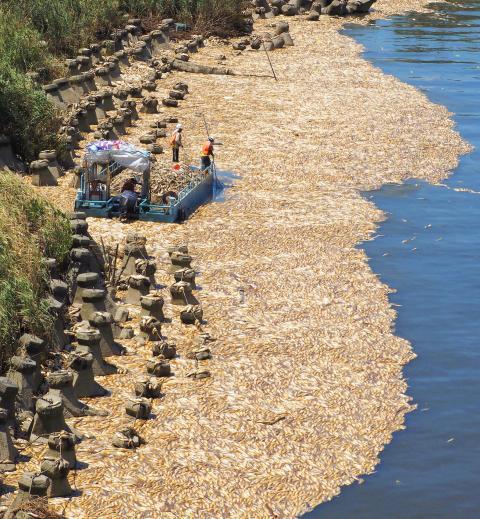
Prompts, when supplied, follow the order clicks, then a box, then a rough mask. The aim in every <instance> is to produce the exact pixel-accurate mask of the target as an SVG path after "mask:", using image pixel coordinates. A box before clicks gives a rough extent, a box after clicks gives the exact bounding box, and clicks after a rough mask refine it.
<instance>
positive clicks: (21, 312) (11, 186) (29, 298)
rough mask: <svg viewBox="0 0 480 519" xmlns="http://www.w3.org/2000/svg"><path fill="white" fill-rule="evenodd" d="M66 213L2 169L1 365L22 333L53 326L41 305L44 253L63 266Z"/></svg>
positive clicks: (67, 241) (67, 233) (66, 247)
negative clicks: (55, 207)
mask: <svg viewBox="0 0 480 519" xmlns="http://www.w3.org/2000/svg"><path fill="white" fill-rule="evenodd" d="M70 245H71V233H70V227H69V222H68V220H67V218H66V217H65V215H63V214H62V213H61V212H60V211H58V210H57V209H54V208H53V207H52V206H51V205H50V204H49V203H48V202H46V201H45V200H44V199H43V198H41V197H40V196H38V195H36V194H35V193H34V192H33V190H32V189H31V188H30V187H29V186H27V185H26V184H25V183H24V182H23V181H22V180H21V179H19V178H18V177H17V176H15V175H13V174H11V173H8V172H4V171H0V363H1V364H2V366H3V365H4V364H5V361H6V359H8V358H9V357H10V356H11V355H12V354H13V352H14V351H15V348H16V340H17V339H18V337H19V335H20V334H21V333H22V332H23V331H31V332H33V333H36V334H39V335H43V336H48V332H49V328H50V326H51V324H52V321H51V316H50V315H49V314H48V312H47V309H46V305H45V304H44V303H42V299H43V297H44V293H45V287H46V284H47V282H48V273H47V270H46V269H45V266H44V261H43V259H44V258H45V257H51V258H55V259H56V260H57V261H58V262H59V264H62V263H63V261H64V260H65V258H66V255H67V254H68V252H69V250H70Z"/></svg>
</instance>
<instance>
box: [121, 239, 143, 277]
mask: <svg viewBox="0 0 480 519" xmlns="http://www.w3.org/2000/svg"><path fill="white" fill-rule="evenodd" d="M137 259H141V260H145V259H148V255H147V251H146V249H145V245H142V244H137V243H127V244H126V246H125V252H124V256H123V261H122V270H123V274H124V275H125V276H128V275H132V274H136V273H137V269H136V268H135V261H136V260H137Z"/></svg>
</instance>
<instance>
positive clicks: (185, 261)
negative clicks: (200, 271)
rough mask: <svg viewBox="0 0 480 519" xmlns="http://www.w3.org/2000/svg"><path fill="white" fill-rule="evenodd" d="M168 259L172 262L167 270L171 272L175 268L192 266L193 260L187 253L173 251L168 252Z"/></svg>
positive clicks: (174, 270)
mask: <svg viewBox="0 0 480 519" xmlns="http://www.w3.org/2000/svg"><path fill="white" fill-rule="evenodd" d="M170 261H171V262H172V264H171V266H170V269H169V271H170V273H172V274H173V273H174V272H176V271H177V270H180V269H183V268H189V269H190V268H192V266H191V263H192V261H193V258H192V256H190V255H189V254H184V253H183V252H177V251H174V252H172V253H171V254H170Z"/></svg>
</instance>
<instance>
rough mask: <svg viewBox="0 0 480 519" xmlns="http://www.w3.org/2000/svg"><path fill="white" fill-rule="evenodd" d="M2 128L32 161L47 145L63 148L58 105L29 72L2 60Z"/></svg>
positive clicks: (0, 121) (15, 146)
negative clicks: (33, 79) (27, 73)
mask: <svg viewBox="0 0 480 519" xmlns="http://www.w3.org/2000/svg"><path fill="white" fill-rule="evenodd" d="M0 113H1V114H2V119H1V120H0V132H2V133H7V134H8V135H10V136H11V138H12V142H13V145H14V148H15V151H16V152H17V153H18V154H20V155H21V156H22V157H24V158H25V159H26V160H28V161H31V160H34V159H36V158H37V156H38V152H39V151H41V150H44V149H59V148H60V142H59V141H58V138H57V135H56V132H57V130H58V128H59V126H60V120H59V118H58V117H57V114H56V112H55V108H54V106H53V105H52V103H50V102H49V101H48V99H47V97H46V96H45V94H44V92H43V91H42V90H41V89H40V88H39V87H38V86H36V85H35V84H34V83H33V82H32V81H31V80H30V79H29V78H28V77H27V76H25V75H24V74H22V73H20V72H17V71H16V70H15V69H13V68H11V67H10V66H9V65H8V64H6V63H5V62H3V61H0Z"/></svg>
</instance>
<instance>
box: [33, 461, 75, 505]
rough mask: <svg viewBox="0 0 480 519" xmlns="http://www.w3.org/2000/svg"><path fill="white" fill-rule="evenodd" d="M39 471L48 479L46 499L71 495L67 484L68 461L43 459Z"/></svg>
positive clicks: (70, 489)
mask: <svg viewBox="0 0 480 519" xmlns="http://www.w3.org/2000/svg"><path fill="white" fill-rule="evenodd" d="M40 470H41V471H42V473H43V474H45V475H46V476H47V477H48V478H49V479H50V486H49V487H48V490H47V496H48V497H66V496H70V495H72V487H71V486H70V483H69V482H68V473H69V472H70V463H68V461H66V460H64V459H61V458H57V459H49V458H45V459H44V460H43V461H42V463H41V465H40Z"/></svg>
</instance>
